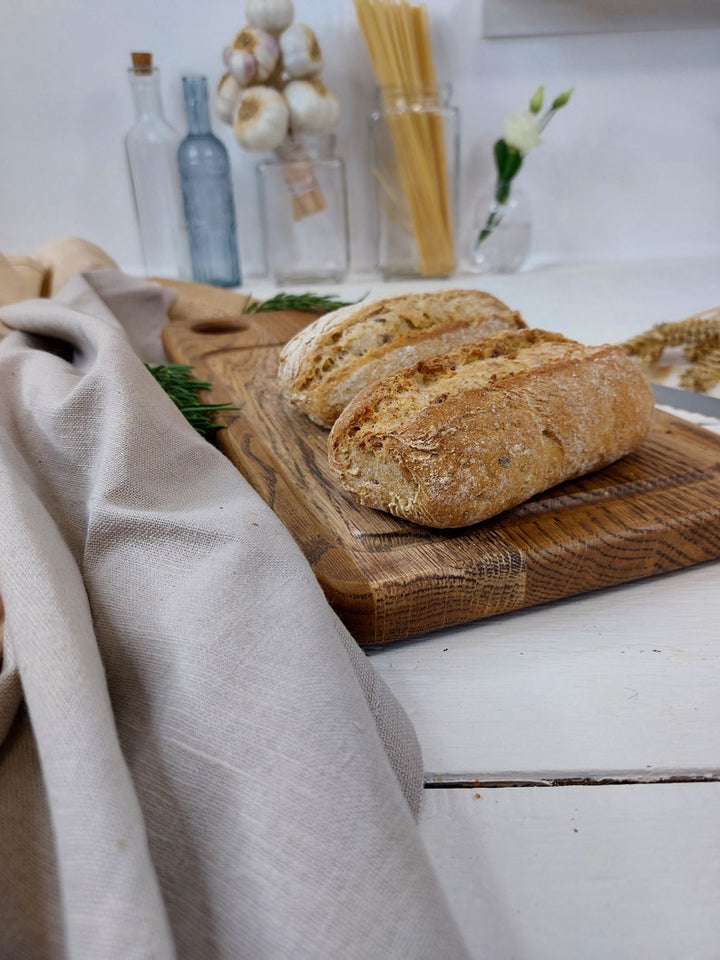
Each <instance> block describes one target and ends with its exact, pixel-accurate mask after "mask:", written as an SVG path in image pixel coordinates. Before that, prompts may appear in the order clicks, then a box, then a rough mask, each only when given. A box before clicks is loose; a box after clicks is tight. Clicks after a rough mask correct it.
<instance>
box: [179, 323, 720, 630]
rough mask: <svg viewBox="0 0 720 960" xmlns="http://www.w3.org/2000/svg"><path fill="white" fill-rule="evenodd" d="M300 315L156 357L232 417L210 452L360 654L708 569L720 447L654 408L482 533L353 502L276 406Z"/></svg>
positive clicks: (212, 333)
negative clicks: (202, 385) (611, 460)
mask: <svg viewBox="0 0 720 960" xmlns="http://www.w3.org/2000/svg"><path fill="white" fill-rule="evenodd" d="M311 319H314V317H313V316H311V315H308V314H303V313H297V312H294V311H288V312H283V313H279V312H278V313H269V312H268V313H258V314H243V315H241V316H238V317H237V318H222V319H218V320H212V319H207V320H202V321H197V320H178V321H175V322H173V323H171V324H170V325H169V326H168V327H166V328H165V330H164V331H163V341H164V344H165V350H166V352H167V355H168V357H169V359H170V360H171V361H173V362H176V363H185V364H191V365H192V367H193V372H194V373H195V375H196V376H198V377H199V378H200V379H202V380H207V381H209V382H210V383H212V385H213V386H212V390H211V391H210V392H209V394H205V395H204V396H203V399H205V400H211V401H212V402H220V403H222V402H232V403H233V404H234V405H235V406H237V407H238V408H239V409H238V410H237V411H234V412H232V413H228V414H226V415H225V416H224V417H223V421H222V422H225V423H227V424H228V429H226V430H221V431H218V433H217V443H218V446H219V447H220V448H221V449H222V450H223V451H224V453H225V454H226V455H227V456H228V457H229V458H230V460H231V461H232V462H233V463H234V464H235V465H236V466H237V468H238V469H239V470H240V471H241V472H242V473H243V474H244V476H245V477H246V478H247V479H248V480H249V482H250V483H251V484H252V485H253V486H254V487H255V489H256V490H257V491H258V493H259V494H260V495H261V496H262V497H263V498H264V499H265V501H266V502H267V503H268V504H269V505H270V506H271V507H272V509H273V510H274V511H275V513H276V514H277V515H278V516H279V517H280V519H281V520H282V521H283V523H284V524H285V525H286V526H287V527H288V529H289V530H290V532H291V533H292V535H293V536H294V538H295V539H296V541H297V542H298V544H299V545H300V547H301V548H302V550H303V551H304V553H305V555H306V557H307V558H308V560H309V562H310V564H311V566H312V568H313V570H314V572H315V575H316V576H317V578H318V581H319V582H320V584H321V586H322V588H323V590H324V591H325V594H326V596H327V598H328V600H329V602H330V603H331V604H332V606H333V607H334V608H335V610H336V611H337V613H338V615H339V616H340V618H341V619H342V620H343V621H344V623H345V624H346V625H347V627H348V628H349V629H350V631H351V632H352V634H353V635H354V636H355V638H356V639H357V641H358V642H359V643H361V644H364V645H374V644H382V643H386V642H388V641H390V640H396V639H401V638H406V637H410V636H417V635H419V634H422V633H426V632H429V631H432V630H437V629H440V628H442V627H447V626H451V625H455V624H459V623H466V622H469V621H474V620H478V619H481V618H483V617H489V616H492V615H494V614H500V613H505V612H507V611H510V610H517V609H520V608H523V607H530V606H533V605H536V604H540V603H544V602H546V601H550V600H558V599H561V598H564V597H569V596H573V595H576V594H580V593H584V592H586V591H589V590H595V589H598V588H602V587H607V586H611V585H614V584H619V583H625V582H628V581H631V580H636V579H639V578H641V577H648V576H651V575H653V574H658V573H662V572H665V571H668V570H675V569H679V568H681V567H687V566H690V565H691V564H695V563H699V562H701V561H705V560H710V559H715V558H717V557H718V556H720V437H716V436H715V435H713V434H712V433H710V432H709V431H706V430H702V429H701V428H699V427H695V426H693V425H692V424H689V423H687V422H685V421H683V420H680V419H678V418H676V417H672V416H670V415H668V414H666V413H663V412H661V411H659V410H656V411H655V415H654V421H653V427H652V431H651V434H650V437H649V438H648V440H647V441H646V443H645V444H644V445H643V446H642V448H641V449H640V450H638V451H637V452H636V453H634V454H632V455H630V456H628V457H625V458H623V459H622V460H621V461H619V462H618V463H615V464H613V465H611V466H610V467H606V468H605V469H603V470H600V471H597V472H595V473H593V474H590V475H588V476H585V477H582V478H580V479H578V480H575V481H572V482H569V483H564V484H562V485H560V486H557V487H554V488H553V489H552V490H548V491H546V492H545V493H544V494H541V495H539V496H536V497H534V498H532V499H531V500H528V501H526V502H525V503H524V504H522V505H520V506H518V507H516V508H514V509H512V510H509V511H507V512H506V513H503V514H501V515H499V516H497V517H495V518H493V519H491V520H487V521H485V522H484V523H481V524H477V525H475V526H472V527H465V528H463V529H461V530H452V531H437V530H433V529H430V528H427V527H422V526H417V525H416V524H413V523H410V522H409V521H404V520H399V519H396V518H394V517H392V516H390V515H388V514H384V513H380V512H378V511H375V510H372V509H370V508H366V507H362V506H359V505H358V504H356V503H355V502H354V501H353V500H352V498H351V497H350V496H349V495H347V494H345V493H344V492H343V491H342V490H341V489H340V488H339V487H337V485H336V484H335V483H334V481H333V480H332V478H331V477H330V474H329V470H328V466H327V454H326V443H327V432H326V431H325V430H323V429H321V428H320V427H318V426H316V425H315V424H314V423H312V422H311V421H310V420H308V419H307V418H306V417H304V416H303V415H301V414H299V413H297V412H296V411H295V410H293V409H292V408H291V407H290V406H289V405H288V404H287V403H286V402H285V400H284V399H283V398H282V397H281V396H280V393H279V390H278V385H277V379H276V370H277V361H278V356H279V353H280V349H281V346H282V344H283V343H285V342H286V341H287V340H288V339H289V338H290V337H291V336H292V335H293V334H294V333H296V332H297V331H298V330H299V329H300V328H301V327H303V326H304V325H306V324H307V323H308V322H309V321H310V320H311Z"/></svg>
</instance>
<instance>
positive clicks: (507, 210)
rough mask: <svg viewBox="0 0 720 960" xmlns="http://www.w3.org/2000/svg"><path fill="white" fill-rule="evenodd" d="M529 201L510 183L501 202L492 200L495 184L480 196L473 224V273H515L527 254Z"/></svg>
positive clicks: (471, 265)
mask: <svg viewBox="0 0 720 960" xmlns="http://www.w3.org/2000/svg"><path fill="white" fill-rule="evenodd" d="M531 232H532V219H531V209H530V201H529V200H528V197H527V195H526V194H525V192H524V191H523V189H522V188H521V187H518V186H517V185H515V184H513V185H512V186H511V188H510V195H509V196H508V198H507V200H506V201H505V202H504V203H501V202H500V201H498V200H497V199H496V197H495V184H492V186H488V187H487V189H486V190H484V191H483V192H481V193H480V195H479V197H478V199H477V202H476V205H475V210H474V216H473V221H472V240H471V250H470V264H469V266H470V269H471V270H473V271H474V272H475V273H515V271H517V270H519V269H520V267H522V265H523V263H524V262H525V260H526V259H527V255H528V253H529V251H530V238H531Z"/></svg>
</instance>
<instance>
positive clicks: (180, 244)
mask: <svg viewBox="0 0 720 960" xmlns="http://www.w3.org/2000/svg"><path fill="white" fill-rule="evenodd" d="M132 61H133V65H132V67H130V69H129V70H128V75H129V78H130V89H131V91H132V96H133V103H134V106H135V123H134V125H133V126H132V127H131V128H130V130H129V131H128V133H127V134H126V136H125V152H126V155H127V160H128V167H129V170H130V181H131V184H132V189H133V198H134V201H135V214H136V217H137V223H138V228H139V231H140V243H141V246H142V255H143V262H144V266H145V273H146V275H147V276H155V277H175V278H177V277H179V278H183V279H185V278H187V277H188V276H189V258H188V252H187V238H186V236H185V224H184V218H183V213H182V199H181V196H180V178H179V176H178V169H177V148H178V144H179V143H180V134H179V133H178V131H177V130H176V129H175V128H174V127H173V126H171V125H170V124H169V123H168V122H167V120H166V119H165V114H164V112H163V105H162V97H161V93H160V74H159V71H158V69H157V67H154V66H153V63H152V54H150V53H133V54H132Z"/></svg>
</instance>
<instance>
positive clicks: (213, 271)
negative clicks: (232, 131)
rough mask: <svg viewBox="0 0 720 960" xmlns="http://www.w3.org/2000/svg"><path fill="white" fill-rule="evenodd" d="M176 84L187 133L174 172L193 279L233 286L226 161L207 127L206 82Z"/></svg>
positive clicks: (236, 274)
mask: <svg viewBox="0 0 720 960" xmlns="http://www.w3.org/2000/svg"><path fill="white" fill-rule="evenodd" d="M182 85H183V96H184V98H185V111H186V114H187V124H188V133H187V136H186V137H185V138H184V140H183V141H182V143H181V144H180V146H179V148H178V167H179V170H180V185H181V188H182V195H183V205H184V210H185V225H186V227H187V233H188V240H189V243H190V259H191V262H192V271H193V278H194V279H195V280H197V281H198V283H208V284H212V285H213V286H216V287H239V286H240V284H241V282H242V280H241V277H240V263H239V259H238V251H237V236H236V224H235V200H234V198H233V190H232V180H231V176H230V160H229V158H228V153H227V150H226V149H225V146H224V144H223V143H222V142H221V141H220V140H219V139H218V138H217V137H216V136H215V134H214V133H213V132H212V130H211V128H210V110H209V108H208V94H207V80H206V78H205V77H183V80H182Z"/></svg>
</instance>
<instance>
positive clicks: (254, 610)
mask: <svg viewBox="0 0 720 960" xmlns="http://www.w3.org/2000/svg"><path fill="white" fill-rule="evenodd" d="M168 297H169V294H168V292H167V291H166V290H162V289H161V288H159V287H155V286H152V285H148V284H146V283H144V282H138V281H132V280H130V279H129V278H127V277H123V275H122V274H120V273H118V272H117V271H115V270H100V271H97V272H91V273H87V274H84V275H78V276H76V277H75V278H74V279H73V280H71V281H70V283H69V284H68V285H66V286H65V287H64V288H63V290H62V291H60V293H59V294H58V295H56V296H55V297H54V298H53V299H44V300H42V299H38V300H27V301H23V302H21V303H16V304H14V305H11V306H7V307H4V308H3V309H2V310H0V319H2V321H4V322H5V324H7V325H8V326H9V327H11V328H13V332H12V333H10V334H9V335H8V336H7V337H6V338H5V339H4V340H3V341H2V343H0V596H2V602H3V605H4V618H5V621H4V633H3V638H2V639H3V650H2V669H1V670H0V956H1V957H2V958H3V960H55V958H69V960H86V958H87V960H115V958H118V960H120V958H122V960H134V958H150V957H152V958H155V960H164V958H171V957H179V958H191V960H205V958H221V957H222V958H233V960H235V958H249V960H266V958H267V960H275V958H277V960H281V958H282V960H287V958H300V960H304V958H308V960H324V958H328V960H330V958H332V960H339V958H350V960H353V958H354V960H370V958H373V960H375V958H377V960H393V958H397V960H413V958H419V960H422V958H427V960H430V958H433V960H437V958H443V960H455V958H464V957H466V956H467V953H466V948H465V946H464V945H463V943H462V942H461V938H460V935H459V933H458V931H457V927H456V925H455V922H454V919H453V917H452V915H451V913H450V911H449V908H448V905H447V903H446V901H445V899H444V897H443V893H442V891H441V889H440V888H439V886H438V883H437V880H436V877H435V874H434V872H433V869H432V865H431V863H430V861H429V859H428V857H427V855H426V852H425V849H424V847H423V845H422V842H421V840H420V837H419V834H418V831H417V827H416V823H415V820H414V817H413V814H415V815H417V812H418V808H419V804H420V800H421V792H422V762H421V756H420V751H419V748H418V744H417V741H416V738H415V736H414V733H413V730H412V727H411V725H410V723H409V722H408V719H407V717H406V716H405V714H404V713H403V711H402V709H401V708H400V706H399V705H398V703H397V702H396V701H395V700H394V698H393V697H392V695H391V694H390V692H389V691H388V689H387V688H386V687H385V686H384V685H383V683H382V681H381V680H380V679H379V677H378V676H377V675H376V674H375V672H374V670H373V668H372V665H371V664H370V662H369V661H368V660H367V658H366V657H365V656H364V655H363V653H362V651H360V650H359V648H358V647H357V646H356V644H355V643H354V641H353V640H352V638H351V637H350V636H349V634H348V633H347V631H346V630H345V629H344V627H343V625H342V624H341V623H340V622H339V620H338V619H337V617H336V616H335V614H334V613H333V611H332V610H331V608H330V607H329V606H328V604H327V602H326V600H325V598H324V596H323V594H322V591H321V590H320V588H319V586H318V584H317V581H316V580H315V578H314V576H313V574H312V571H311V569H310V567H309V565H308V564H307V562H306V561H305V558H304V557H303V556H302V554H301V553H300V551H299V549H298V548H297V546H296V545H295V543H294V542H293V540H292V539H291V537H290V535H289V534H288V533H287V531H286V530H285V528H284V527H283V526H282V525H281V523H280V522H279V521H278V519H277V518H276V517H275V515H274V514H273V513H272V511H271V510H270V509H269V508H268V507H267V506H266V505H265V504H264V502H263V501H262V500H261V499H260V498H259V496H258V495H257V494H256V493H255V492H254V491H253V490H252V489H251V488H250V487H249V485H248V484H247V483H246V481H245V480H244V479H243V478H242V476H241V475H240V474H239V473H238V472H237V471H236V470H235V468H234V467H233V466H232V465H231V464H230V463H229V461H227V460H226V459H225V457H224V456H223V455H222V454H221V453H219V452H218V451H217V450H216V449H215V448H214V447H213V446H212V445H211V444H209V443H207V442H206V441H205V440H203V439H202V438H201V437H200V436H199V435H198V434H196V433H195V431H194V430H193V429H192V428H191V427H190V426H189V425H188V424H187V423H186V421H185V420H184V418H183V417H182V415H181V414H180V413H179V411H178V410H177V409H176V407H175V406H174V405H173V403H172V402H171V401H170V400H169V398H167V397H166V395H165V394H164V393H163V391H162V390H161V389H160V388H159V387H158V386H157V384H156V383H155V381H154V379H153V378H152V377H151V375H150V374H149V372H148V371H147V370H146V368H145V366H144V364H143V359H147V354H145V355H143V356H142V357H141V356H139V355H138V353H137V352H136V349H134V348H133V345H132V343H131V341H133V342H134V343H135V345H136V348H137V350H139V351H140V353H141V354H142V353H143V349H144V348H143V346H142V344H143V343H144V344H145V348H147V347H148V345H149V344H150V343H151V341H152V339H153V336H155V337H157V335H158V329H159V327H160V326H161V325H162V324H163V323H164V322H165V320H166V310H167V306H168ZM155 342H156V343H157V342H158V341H157V340H156V341H155Z"/></svg>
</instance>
